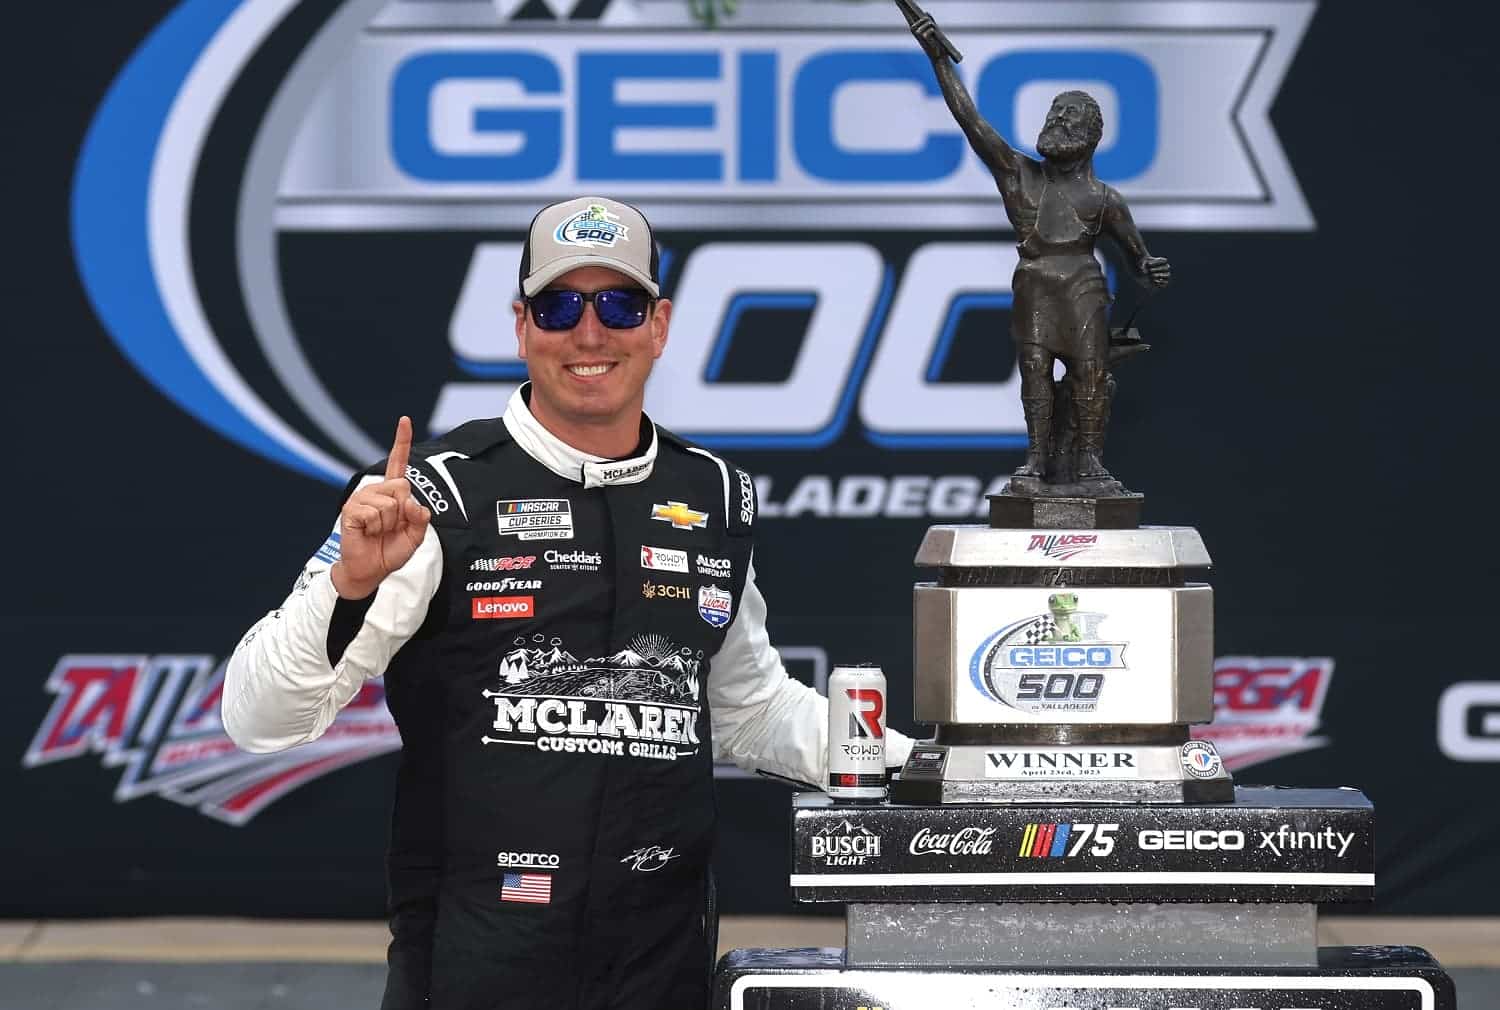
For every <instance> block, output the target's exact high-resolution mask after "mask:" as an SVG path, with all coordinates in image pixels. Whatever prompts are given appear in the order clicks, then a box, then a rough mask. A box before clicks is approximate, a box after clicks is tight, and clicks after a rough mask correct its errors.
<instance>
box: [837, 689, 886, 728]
mask: <svg viewBox="0 0 1500 1010" xmlns="http://www.w3.org/2000/svg"><path fill="white" fill-rule="evenodd" d="M844 693H845V694H847V695H848V696H849V701H850V702H852V703H853V705H854V711H853V712H850V713H849V735H850V736H851V737H864V738H867V739H868V738H873V739H876V740H880V739H882V738H884V736H885V732H884V730H882V729H881V726H880V717H881V715H883V714H884V713H885V697H884V696H883V695H882V693H881V692H880V691H871V690H866V689H862V688H857V687H856V688H851V689H849V690H847V691H845V692H844Z"/></svg>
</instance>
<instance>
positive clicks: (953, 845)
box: [908, 828, 996, 856]
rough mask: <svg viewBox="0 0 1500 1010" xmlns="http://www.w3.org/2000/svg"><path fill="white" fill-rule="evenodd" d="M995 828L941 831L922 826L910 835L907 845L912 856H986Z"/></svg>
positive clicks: (988, 852) (992, 842)
mask: <svg viewBox="0 0 1500 1010" xmlns="http://www.w3.org/2000/svg"><path fill="white" fill-rule="evenodd" d="M995 830H996V829H995V828H959V829H958V830H957V831H952V832H948V833H946V834H945V833H941V832H937V831H933V830H932V829H931V828H923V829H922V830H921V831H918V832H917V833H916V834H915V835H914V836H912V840H911V845H910V846H909V847H908V848H909V850H910V852H911V854H912V855H914V856H987V855H989V854H990V848H991V846H992V845H993V844H994V837H995Z"/></svg>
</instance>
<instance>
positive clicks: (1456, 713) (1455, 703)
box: [1437, 680, 1500, 761]
mask: <svg viewBox="0 0 1500 1010" xmlns="http://www.w3.org/2000/svg"><path fill="white" fill-rule="evenodd" d="M1437 731H1438V732H1437V735H1438V747H1439V748H1440V749H1441V750H1442V752H1443V753H1444V754H1446V755H1447V756H1448V757H1450V758H1452V759H1453V760H1454V761H1500V681H1493V680H1491V681H1482V680H1471V681H1465V682H1463V683H1461V684H1454V685H1452V686H1451V687H1449V688H1448V689H1447V690H1446V691H1444V692H1443V696H1442V698H1440V699H1439V700H1438V724H1437Z"/></svg>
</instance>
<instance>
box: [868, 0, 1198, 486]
mask: <svg viewBox="0 0 1500 1010" xmlns="http://www.w3.org/2000/svg"><path fill="white" fill-rule="evenodd" d="M897 3H898V5H899V6H900V7H901V9H902V13H903V14H904V15H906V18H907V23H908V24H909V25H910V26H911V31H912V34H913V35H915V36H916V38H917V40H918V41H919V42H921V44H922V48H923V50H924V51H926V53H927V55H928V57H929V58H930V59H931V60H932V65H933V69H934V70H935V71H936V73H937V79H938V84H939V85H940V86H941V88H942V92H943V98H944V100H946V101H947V103H948V108H949V110H950V111H951V112H952V113H953V117H954V118H955V119H956V120H957V121H958V125H959V126H960V127H961V128H962V129H963V132H964V136H966V137H967V138H968V139H969V144H970V146H971V147H973V148H974V151H975V153H977V154H978V155H979V157H980V160H982V161H983V162H984V164H985V166H986V167H987V168H989V170H990V172H991V173H993V174H994V177H995V183H996V185H997V186H998V187H999V189H1000V196H1001V197H1002V199H1003V200H1004V202H1005V213H1006V216H1007V217H1009V218H1010V223H1011V225H1012V226H1013V227H1014V228H1015V230H1016V238H1017V243H1016V244H1017V248H1018V249H1019V251H1020V254H1021V258H1020V262H1019V264H1018V265H1017V267H1016V272H1015V277H1014V280H1013V291H1014V301H1013V304H1012V308H1011V334H1012V336H1013V338H1014V340H1015V345H1016V354H1017V358H1018V362H1019V367H1020V370H1021V405H1022V408H1023V410H1024V412H1025V415H1026V438H1027V449H1026V461H1025V462H1024V463H1022V464H1021V466H1020V467H1018V468H1017V469H1016V471H1015V473H1014V475H1013V476H1012V479H1011V485H1010V487H1011V492H1012V493H1017V492H1019V493H1023V494H1027V493H1029V494H1047V493H1054V494H1056V493H1068V494H1087V495H1093V496H1108V495H1114V494H1123V493H1125V492H1124V489H1123V488H1122V487H1121V485H1120V483H1119V482H1118V481H1116V480H1115V479H1114V478H1113V477H1111V476H1110V473H1109V471H1108V470H1107V469H1105V466H1104V463H1103V461H1102V459H1101V455H1102V452H1103V447H1104V429H1105V424H1106V422H1107V420H1108V417H1109V402H1110V399H1111V395H1112V392H1113V386H1114V381H1113V379H1112V377H1111V376H1110V365H1111V364H1112V363H1114V362H1117V361H1119V360H1120V359H1121V358H1123V357H1125V356H1127V355H1129V354H1132V353H1134V352H1136V351H1140V350H1144V349H1145V348H1146V345H1144V344H1142V343H1140V338H1139V336H1138V335H1137V334H1136V333H1135V331H1134V330H1132V329H1130V328H1129V326H1128V324H1127V326H1125V327H1123V328H1120V329H1117V330H1114V331H1111V329H1110V326H1109V318H1108V312H1109V305H1110V296H1109V291H1108V289H1107V287H1106V285H1105V281H1104V273H1103V271H1102V270H1101V269H1100V267H1099V262H1098V260H1097V259H1095V257H1094V246H1095V242H1096V240H1097V238H1098V236H1099V235H1100V233H1104V234H1106V235H1108V236H1110V237H1111V238H1113V239H1114V240H1115V241H1116V242H1117V243H1118V244H1119V246H1120V248H1121V249H1122V250H1124V252H1125V256H1126V259H1127V261H1128V263H1129V265H1130V267H1131V269H1132V270H1133V271H1134V272H1135V275H1136V277H1137V279H1139V280H1140V281H1141V282H1142V283H1143V284H1146V285H1148V286H1151V287H1156V288H1161V287H1165V286H1166V285H1167V283H1168V281H1169V280H1170V279H1171V267H1170V266H1169V264H1168V263H1167V261H1166V260H1165V259H1164V258H1162V257H1160V256H1152V255H1151V254H1150V253H1148V252H1147V250H1146V243H1145V241H1144V240H1143V239H1142V238H1141V233H1140V231H1139V230H1138V229H1137V228H1136V226H1135V222H1134V221H1133V220H1132V219H1131V216H1130V210H1129V208H1127V207H1126V206H1125V200H1124V199H1123V198H1122V197H1121V196H1120V194H1119V193H1118V192H1116V191H1115V190H1114V189H1113V188H1112V187H1110V186H1108V185H1106V184H1104V183H1103V182H1100V181H1099V178H1098V177H1097V176H1096V175H1095V174H1094V149H1095V148H1096V147H1097V146H1098V145H1099V140H1100V138H1101V137H1102V136H1103V133H1104V117H1103V115H1102V113H1101V112H1100V109H1099V104H1098V103H1097V102H1095V101H1094V99H1093V98H1092V97H1091V96H1089V95H1088V94H1087V93H1085V92H1082V91H1065V92H1063V93H1062V94H1060V95H1058V96H1057V97H1056V98H1054V99H1053V100H1052V108H1051V109H1050V111H1048V113H1047V119H1046V122H1045V124H1044V125H1043V127H1042V132H1041V136H1040V137H1039V138H1038V139H1037V144H1036V149H1037V152H1038V153H1039V154H1041V156H1042V158H1041V160H1040V161H1038V160H1037V159H1035V158H1031V157H1029V156H1027V155H1025V154H1022V153H1021V152H1019V151H1017V150H1015V148H1013V147H1011V146H1010V144H1008V143H1006V141H1005V138H1004V137H1002V136H1000V134H999V132H998V131H996V130H995V128H994V127H993V126H991V125H990V124H989V123H988V122H987V121H986V120H985V119H984V117H983V116H981V115H980V114H979V110H978V109H977V108H975V106H974V100H973V99H972V98H971V97H970V96H969V92H968V89H967V88H965V87H964V84H963V81H961V80H960V79H959V77H958V73H957V72H956V70H955V69H954V65H953V64H954V62H956V61H957V60H960V59H962V58H963V57H962V56H961V55H960V54H959V53H958V50H957V49H955V48H954V46H953V44H952V43H951V42H949V41H948V39H947V37H946V36H945V35H944V34H943V33H942V31H941V30H940V29H939V28H938V26H937V25H936V24H935V23H934V22H933V20H932V18H931V16H929V15H927V14H925V13H924V12H922V10H921V9H920V8H918V7H916V6H915V4H913V3H912V2H911V0H897ZM1058 360H1061V361H1062V362H1063V364H1064V365H1065V366H1066V368H1067V373H1066V376H1065V377H1064V378H1063V379H1062V380H1061V381H1060V382H1056V383H1054V381H1053V378H1052V372H1053V363H1054V362H1055V361H1058Z"/></svg>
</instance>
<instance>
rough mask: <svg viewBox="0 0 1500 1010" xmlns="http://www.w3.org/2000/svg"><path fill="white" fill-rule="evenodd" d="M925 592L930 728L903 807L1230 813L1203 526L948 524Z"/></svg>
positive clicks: (937, 537)
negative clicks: (1195, 729)
mask: <svg viewBox="0 0 1500 1010" xmlns="http://www.w3.org/2000/svg"><path fill="white" fill-rule="evenodd" d="M916 563H917V564H918V565H919V566H922V567H926V568H934V569H936V570H937V576H938V577H937V580H936V581H933V582H920V583H918V584H917V585H916V587H915V589H914V592H913V622H914V661H913V678H914V687H915V697H916V710H915V715H916V718H917V719H918V721H920V722H927V723H933V724H935V726H936V735H935V738H934V740H933V741H932V742H931V743H930V744H922V745H919V746H918V747H917V748H915V749H914V750H913V752H912V757H911V759H910V760H909V761H908V763H907V765H906V767H905V768H904V769H903V771H902V775H901V777H900V779H899V780H898V782H897V784H896V786H895V791H894V793H893V797H892V798H893V799H896V800H898V801H901V802H913V803H1007V802H1011V803H1040V802H1070V801H1074V800H1080V801H1087V802H1092V803H1111V802H1115V803H1169V802H1179V803H1180V802H1193V803H1212V802H1229V801H1231V800H1232V799H1233V798H1234V792H1233V783H1232V781H1231V779H1230V776H1229V774H1228V772H1227V771H1225V770H1224V767H1223V763H1222V762H1221V761H1220V760H1219V758H1218V755H1217V753H1215V752H1214V749H1213V745H1212V744H1210V743H1208V742H1206V741H1194V740H1192V739H1191V738H1190V727H1191V726H1192V725H1195V724H1202V723H1207V722H1209V721H1211V720H1212V719H1213V657H1214V648H1213V589H1212V588H1211V587H1210V586H1208V585H1207V584H1206V583H1203V582H1195V581H1189V580H1188V574H1189V573H1190V572H1197V571H1201V570H1202V569H1206V568H1207V567H1208V565H1209V556H1208V552H1207V551H1206V550H1205V549H1204V547H1203V541H1202V538H1201V537H1199V535H1198V533H1197V531H1196V530H1193V529H1190V528H1186V527H1143V528H1140V529H1129V530H1028V529H996V528H992V527H983V526H934V527H932V528H931V529H929V530H928V531H927V535H926V537H925V538H924V539H923V540H922V544H921V546H920V548H919V549H918V550H917V556H916Z"/></svg>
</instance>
